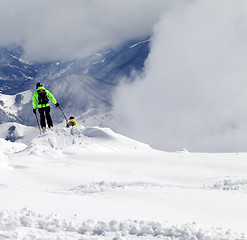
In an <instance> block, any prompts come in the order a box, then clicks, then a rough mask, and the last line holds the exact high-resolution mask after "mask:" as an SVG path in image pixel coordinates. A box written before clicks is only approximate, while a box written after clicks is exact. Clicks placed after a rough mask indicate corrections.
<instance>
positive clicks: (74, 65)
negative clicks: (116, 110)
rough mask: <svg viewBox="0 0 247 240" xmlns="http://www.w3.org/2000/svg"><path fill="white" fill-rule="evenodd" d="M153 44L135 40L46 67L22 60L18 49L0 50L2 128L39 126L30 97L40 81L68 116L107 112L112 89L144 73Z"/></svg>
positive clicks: (56, 114) (56, 113) (57, 115)
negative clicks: (10, 123) (9, 124)
mask: <svg viewBox="0 0 247 240" xmlns="http://www.w3.org/2000/svg"><path fill="white" fill-rule="evenodd" d="M149 41H150V40H149V38H146V39H141V40H140V39H138V40H131V41H128V42H125V43H124V44H122V45H120V46H118V47H116V48H107V49H103V50H101V51H99V52H97V53H94V54H92V55H91V56H89V57H87V58H84V59H70V60H67V61H57V62H48V63H42V64H41V63H32V62H29V61H27V60H25V59H23V58H22V57H21V56H22V54H23V51H22V49H21V48H20V47H18V46H11V47H9V48H0V91H1V92H2V94H4V95H0V117H1V118H0V123H2V122H8V121H16V122H19V123H22V124H26V125H34V124H35V121H36V120H35V119H34V118H33V115H32V105H31V95H32V93H33V92H34V91H35V85H36V83H37V82H38V81H40V82H42V83H43V84H44V86H45V87H46V88H47V89H49V90H50V91H51V92H52V93H53V94H54V96H55V97H56V99H57V101H58V102H59V103H60V104H61V107H62V108H63V109H64V111H65V112H66V114H68V115H74V116H79V115H81V114H82V113H85V112H87V113H88V111H89V112H93V113H94V114H95V113H96V112H97V113H98V112H107V111H108V109H109V108H110V107H111V92H112V90H113V89H114V88H115V87H116V86H117V85H118V84H119V82H120V81H121V80H122V79H123V78H126V77H127V78H129V77H130V76H131V74H132V72H133V71H134V72H135V71H136V72H141V71H142V70H143V68H144V63H145V60H146V58H147V56H148V54H149V52H150V47H149ZM6 95H12V97H11V96H10V98H11V99H12V100H10V101H9V100H7V98H8V97H6ZM3 96H4V97H3ZM27 96H28V97H27ZM10 98H9V99H10ZM13 99H14V100H13ZM10 102H11V103H12V104H14V107H13V106H11V104H10ZM13 108H14V109H15V111H13ZM90 109H91V110H92V109H93V111H90ZM30 116H31V117H30ZM53 116H54V117H53V118H54V120H55V122H59V121H61V120H62V118H63V116H62V115H61V113H60V112H59V111H53Z"/></svg>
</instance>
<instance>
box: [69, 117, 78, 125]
mask: <svg viewBox="0 0 247 240" xmlns="http://www.w3.org/2000/svg"><path fill="white" fill-rule="evenodd" d="M74 125H79V124H78V123H77V122H76V121H75V118H74V117H70V118H69V121H68V122H67V124H66V127H67V128H68V127H73V126H74Z"/></svg>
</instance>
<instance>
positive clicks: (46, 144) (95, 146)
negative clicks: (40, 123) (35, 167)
mask: <svg viewBox="0 0 247 240" xmlns="http://www.w3.org/2000/svg"><path fill="white" fill-rule="evenodd" d="M71 147H74V148H75V147H76V150H75V149H72V151H73V153H75V152H78V153H79V152H80V151H83V152H92V151H93V152H98V153H99V152H108V153H110V152H112V153H114V152H125V151H126V150H127V151H130V150H134V151H136V150H137V149H142V150H143V149H146V150H149V151H150V147H149V146H148V145H146V144H143V143H140V142H138V141H135V140H132V139H130V138H127V137H124V136H122V135H120V134H117V133H115V132H113V131H112V130H111V129H109V128H100V127H88V128H84V127H83V126H74V127H72V128H55V129H54V130H52V131H49V130H48V131H47V132H46V133H44V134H42V135H41V136H38V137H37V138H35V139H33V140H32V143H31V144H30V146H29V147H28V151H29V152H32V153H35V154H38V153H43V152H44V151H48V150H63V152H64V153H69V152H72V151H70V150H69V148H71Z"/></svg>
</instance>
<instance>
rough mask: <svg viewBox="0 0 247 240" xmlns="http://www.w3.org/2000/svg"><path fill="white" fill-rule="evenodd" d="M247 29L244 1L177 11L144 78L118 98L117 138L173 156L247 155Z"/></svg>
mask: <svg viewBox="0 0 247 240" xmlns="http://www.w3.org/2000/svg"><path fill="white" fill-rule="evenodd" d="M177 3H178V2H177ZM246 22H247V2H246V1H244V0H243V1H241V0H240V1H230V0H218V1H211V0H203V1H191V2H190V4H179V5H176V6H173V7H171V8H170V10H169V12H166V14H164V15H163V17H162V19H161V21H160V22H159V23H158V24H157V25H156V26H155V28H154V35H153V39H152V47H151V53H150V55H149V57H148V60H147V62H146V67H145V73H144V74H143V75H142V76H139V77H138V78H136V80H135V82H134V83H132V84H130V83H126V84H122V85H121V86H120V87H119V88H118V90H117V92H116V93H115V96H114V103H115V107H114V115H115V119H118V122H119V125H118V130H119V131H121V132H122V133H124V134H126V135H128V136H130V137H133V138H135V139H139V140H142V141H144V142H146V143H149V144H150V145H151V146H154V147H157V148H161V149H164V150H167V151H174V150H179V149H181V148H184V147H185V148H186V149H187V150H189V151H210V152H220V151H222V152H233V151H245V152H246V151H247V107H246V105H247V94H246V89H247V68H246V66H247V54H246V53H247V25H246Z"/></svg>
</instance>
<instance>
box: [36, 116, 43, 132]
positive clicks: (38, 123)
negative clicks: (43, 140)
mask: <svg viewBox="0 0 247 240" xmlns="http://www.w3.org/2000/svg"><path fill="white" fill-rule="evenodd" d="M35 117H36V120H37V124H38V126H39V131H40V134H41V133H42V131H41V127H40V125H39V120H38V117H37V114H36V113H35Z"/></svg>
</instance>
